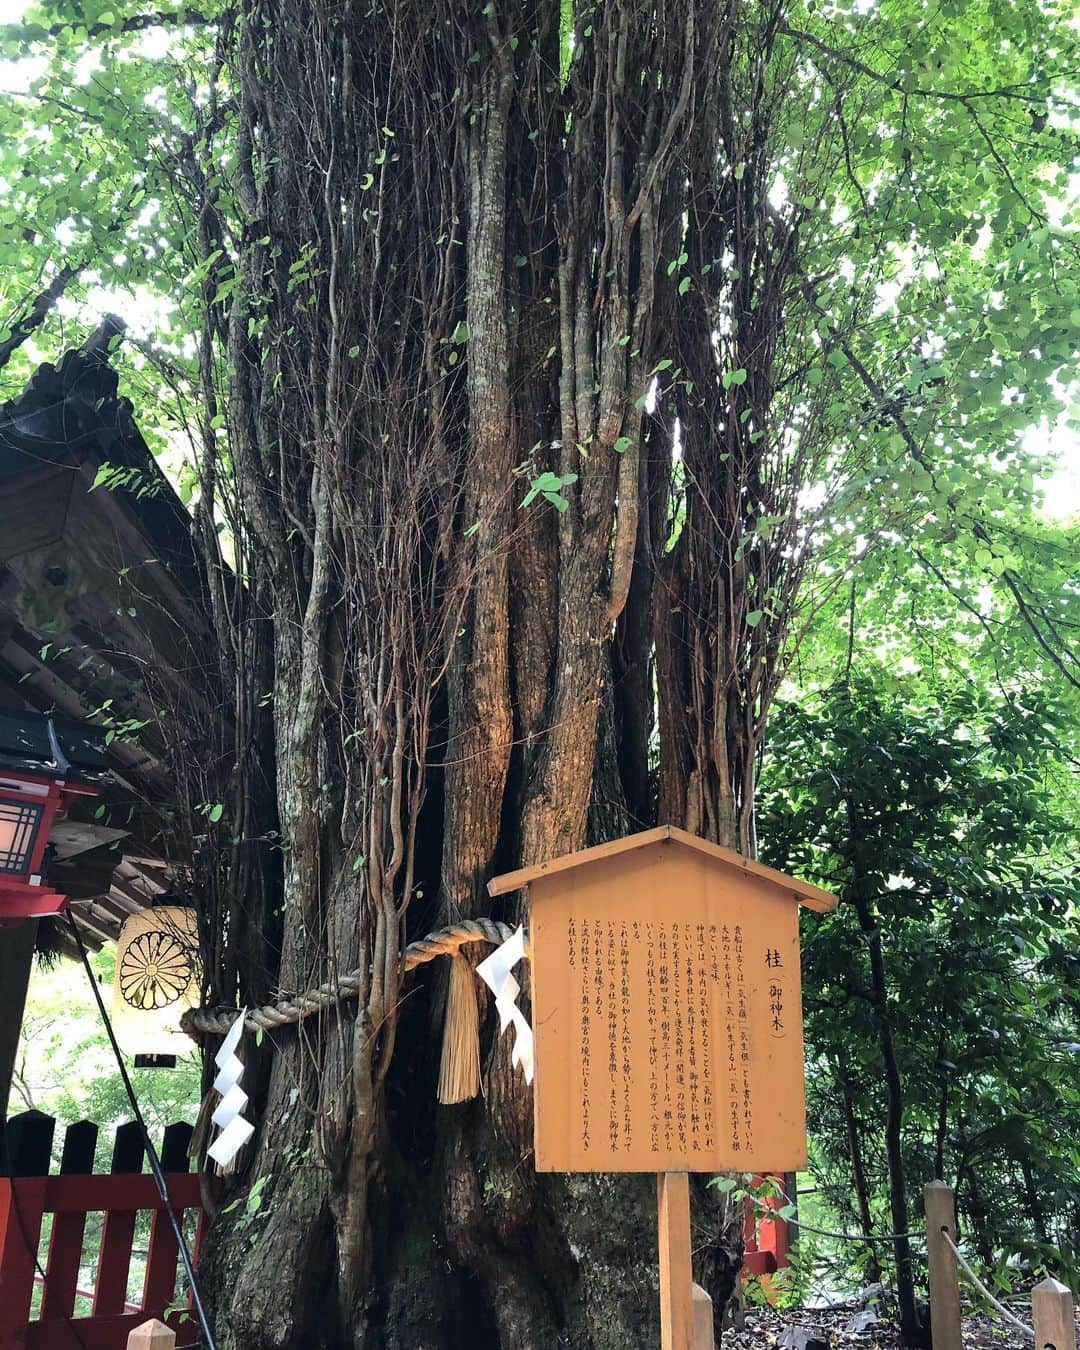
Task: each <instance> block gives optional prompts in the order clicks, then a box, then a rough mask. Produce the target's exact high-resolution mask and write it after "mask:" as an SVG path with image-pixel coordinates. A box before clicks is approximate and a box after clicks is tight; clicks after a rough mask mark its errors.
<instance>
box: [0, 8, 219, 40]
mask: <svg viewBox="0 0 1080 1350" xmlns="http://www.w3.org/2000/svg"><path fill="white" fill-rule="evenodd" d="M212 22H213V20H212V19H211V18H210V17H209V16H208V15H206V14H204V13H203V12H202V11H201V10H198V9H191V8H188V7H186V6H185V8H183V9H173V10H165V11H163V12H162V13H160V14H132V15H131V16H130V17H129V18H126V19H121V20H120V22H119V23H91V24H86V25H83V24H80V23H76V22H74V21H73V20H68V21H66V22H64V23H54V24H52V25H51V27H49V28H45V27H43V26H42V25H41V24H36V23H5V24H0V35H2V36H3V37H5V38H7V39H8V40H9V41H11V42H40V41H41V40H42V39H43V38H50V37H51V38H55V37H63V35H64V34H65V33H71V32H74V30H75V29H76V28H82V27H84V26H85V28H86V34H87V36H88V37H92V38H96V37H104V36H106V35H111V36H113V37H117V36H119V35H120V34H122V33H142V32H145V30H146V29H147V28H171V27H173V26H174V25H175V26H181V27H185V28H195V27H202V26H205V25H206V24H209V23H212Z"/></svg>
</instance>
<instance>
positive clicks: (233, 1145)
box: [206, 1008, 255, 1167]
mask: <svg viewBox="0 0 1080 1350" xmlns="http://www.w3.org/2000/svg"><path fill="white" fill-rule="evenodd" d="M246 1016H247V1009H246V1008H241V1010H240V1015H239V1016H238V1017H237V1019H236V1021H235V1022H234V1023H233V1024H232V1026H231V1027H230V1028H229V1030H228V1031H227V1032H226V1033H225V1039H224V1040H223V1041H222V1042H221V1048H220V1049H219V1050H218V1052H217V1054H216V1055H215V1056H214V1063H215V1064H216V1065H217V1066H218V1076H217V1077H216V1078H215V1079H214V1091H215V1092H219V1093H220V1094H221V1101H219V1102H218V1104H217V1106H216V1107H215V1108H214V1114H213V1115H212V1116H211V1117H210V1119H211V1120H212V1121H213V1122H214V1124H215V1125H216V1126H217V1127H218V1129H219V1130H220V1131H221V1133H220V1134H219V1135H218V1137H217V1138H216V1139H215V1140H214V1142H213V1144H212V1145H211V1146H210V1147H209V1148H208V1149H207V1150H206V1152H207V1156H208V1157H210V1158H213V1160H214V1161H215V1162H216V1163H217V1165H218V1166H219V1167H227V1166H228V1165H229V1163H231V1162H232V1160H233V1159H234V1158H235V1157H236V1155H237V1153H239V1152H240V1150H241V1149H242V1148H243V1147H244V1145H245V1144H246V1143H247V1141H248V1140H249V1139H250V1138H251V1136H252V1135H253V1134H254V1133H255V1126H254V1125H252V1123H251V1121H250V1120H245V1119H244V1116H243V1110H244V1107H245V1106H247V1104H248V1095H247V1093H246V1092H245V1091H244V1089H243V1088H242V1087H241V1086H240V1078H241V1075H242V1074H243V1072H244V1065H243V1063H242V1062H241V1059H240V1056H239V1055H238V1054H237V1053H236V1047H237V1046H238V1045H239V1044H240V1037H241V1035H242V1034H243V1031H244V1018H245V1017H246Z"/></svg>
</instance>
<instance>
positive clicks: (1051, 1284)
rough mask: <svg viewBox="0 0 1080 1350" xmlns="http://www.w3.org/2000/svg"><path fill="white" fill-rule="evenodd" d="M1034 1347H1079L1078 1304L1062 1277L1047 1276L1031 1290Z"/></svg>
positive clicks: (1046, 1349) (1070, 1349)
mask: <svg viewBox="0 0 1080 1350" xmlns="http://www.w3.org/2000/svg"><path fill="white" fill-rule="evenodd" d="M1031 1311H1032V1312H1033V1313H1034V1315H1035V1350H1076V1308H1075V1307H1074V1306H1073V1296H1072V1294H1071V1293H1070V1292H1069V1290H1068V1289H1067V1288H1066V1287H1065V1285H1063V1284H1062V1283H1061V1282H1060V1280H1053V1279H1047V1280H1043V1281H1042V1283H1041V1284H1037V1285H1036V1286H1035V1288H1034V1289H1033V1290H1032V1291H1031Z"/></svg>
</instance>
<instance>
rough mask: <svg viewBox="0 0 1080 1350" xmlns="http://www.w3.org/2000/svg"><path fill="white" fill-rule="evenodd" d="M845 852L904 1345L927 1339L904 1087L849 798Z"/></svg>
mask: <svg viewBox="0 0 1080 1350" xmlns="http://www.w3.org/2000/svg"><path fill="white" fill-rule="evenodd" d="M847 812H848V845H847V847H848V853H849V859H850V862H851V867H852V875H853V880H852V883H851V885H850V887H849V890H848V894H847V896H846V897H845V898H846V899H849V900H850V901H851V902H852V904H853V905H854V907H855V915H856V918H857V919H858V921H859V927H860V929H861V930H862V933H863V937H864V938H865V940H866V951H867V956H868V958H869V962H870V993H871V997H872V999H873V1004H874V1016H875V1021H876V1023H877V1036H878V1047H879V1049H880V1051H881V1061H882V1068H883V1070H884V1074H885V1100H886V1112H885V1160H886V1166H887V1168H888V1173H889V1216H890V1219H891V1221H892V1229H893V1254H894V1256H895V1259H896V1296H897V1302H898V1304H899V1308H900V1339H901V1342H902V1343H903V1344H904V1345H905V1346H913V1347H921V1346H926V1345H928V1344H929V1328H928V1327H926V1326H925V1325H924V1323H923V1320H922V1318H921V1317H920V1315H919V1309H918V1306H917V1304H916V1301H915V1272H914V1265H913V1262H912V1254H911V1240H910V1238H909V1237H908V1231H909V1230H908V1221H909V1213H910V1211H909V1208H908V1197H907V1173H906V1171H905V1169H904V1156H903V1125H904V1092H903V1084H902V1082H901V1078H900V1067H899V1064H898V1061H897V1055H896V1045H895V1042H894V1039H893V1028H892V1019H891V1015H890V1012H889V983H888V977H887V975H886V971H885V957H884V953H883V950H882V945H881V931H880V929H879V927H878V921H877V914H876V913H875V910H874V906H873V900H872V897H871V895H870V893H869V890H868V882H867V877H868V874H869V866H868V859H867V858H866V857H865V856H864V854H865V850H866V847H867V843H866V841H865V839H864V838H863V835H862V830H861V826H860V819H859V813H858V805H857V803H854V802H849V803H848V807H847Z"/></svg>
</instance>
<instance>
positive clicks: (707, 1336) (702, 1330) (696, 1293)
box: [690, 1284, 716, 1350]
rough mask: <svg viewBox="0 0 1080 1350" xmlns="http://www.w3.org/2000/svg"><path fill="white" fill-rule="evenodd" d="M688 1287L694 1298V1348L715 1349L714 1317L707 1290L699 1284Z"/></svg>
mask: <svg viewBox="0 0 1080 1350" xmlns="http://www.w3.org/2000/svg"><path fill="white" fill-rule="evenodd" d="M690 1289H691V1297H692V1298H693V1300H694V1339H693V1342H692V1344H693V1347H694V1350H716V1319H715V1318H714V1316H713V1306H712V1299H711V1298H710V1296H709V1291H708V1290H707V1289H702V1287H701V1285H700V1284H693V1285H691V1286H690Z"/></svg>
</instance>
